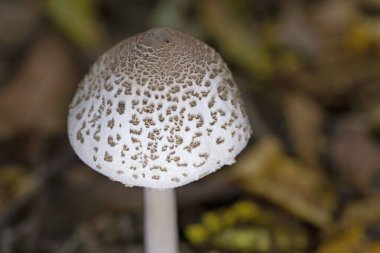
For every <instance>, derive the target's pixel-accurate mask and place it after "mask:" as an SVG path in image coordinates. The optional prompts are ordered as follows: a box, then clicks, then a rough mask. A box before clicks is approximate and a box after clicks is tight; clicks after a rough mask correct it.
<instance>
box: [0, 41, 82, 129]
mask: <svg viewBox="0 0 380 253" xmlns="http://www.w3.org/2000/svg"><path fill="white" fill-rule="evenodd" d="M74 73H75V66H74V63H73V61H72V59H71V58H70V53H69V48H68V47H67V45H66V44H65V43H63V41H61V40H60V39H59V38H58V37H56V36H55V35H52V34H45V35H43V36H41V38H40V39H39V40H38V41H37V42H36V44H35V45H34V46H33V47H32V48H31V49H30V52H29V53H28V54H27V56H26V59H25V61H24V62H23V64H22V66H21V67H20V69H19V70H18V71H17V72H16V74H15V77H14V78H13V79H12V80H11V81H10V82H9V83H8V84H7V85H5V86H4V87H3V88H2V89H1V91H0V118H1V119H0V130H1V131H0V136H1V135H3V136H4V135H9V134H11V133H13V132H15V131H21V130H27V129H36V130H38V131H40V132H42V133H44V134H54V133H57V132H62V131H64V130H65V126H66V123H65V121H66V114H67V113H66V111H67V105H68V103H69V101H70V97H71V93H72V91H73V89H74V87H75V86H76V81H75V80H74Z"/></svg>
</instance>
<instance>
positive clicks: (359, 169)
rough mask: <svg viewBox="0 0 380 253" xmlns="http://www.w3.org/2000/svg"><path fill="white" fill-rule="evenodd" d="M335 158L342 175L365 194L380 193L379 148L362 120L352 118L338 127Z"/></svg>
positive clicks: (333, 152)
mask: <svg viewBox="0 0 380 253" xmlns="http://www.w3.org/2000/svg"><path fill="white" fill-rule="evenodd" d="M332 157H333V161H334V163H335V164H336V167H337V168H338V169H339V171H340V173H341V175H342V176H343V177H344V178H345V179H346V180H347V181H348V182H351V183H352V184H353V185H355V186H356V187H357V188H358V189H359V190H360V191H361V192H362V193H365V194H369V195H373V194H379V193H380V168H379V164H380V145H379V144H378V143H377V142H376V140H374V139H373V138H372V137H371V136H370V134H369V128H368V126H367V125H366V122H365V120H364V119H363V118H362V117H360V116H356V115H353V116H350V117H345V118H343V119H342V120H341V121H340V122H339V123H338V125H337V127H336V134H335V136H334V139H333V140H332Z"/></svg>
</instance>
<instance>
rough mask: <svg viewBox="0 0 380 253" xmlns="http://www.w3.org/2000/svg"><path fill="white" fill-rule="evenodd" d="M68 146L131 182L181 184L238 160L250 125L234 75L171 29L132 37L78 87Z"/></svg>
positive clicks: (105, 56)
mask: <svg viewBox="0 0 380 253" xmlns="http://www.w3.org/2000/svg"><path fill="white" fill-rule="evenodd" d="M68 134H69V139H70V143H71V145H72V146H73V148H74V150H75V152H76V153H77V154H78V156H79V157H80V158H81V159H82V160H83V161H84V162H85V163H86V164H87V165H88V166H90V167H91V168H93V169H95V170H96V171H98V172H100V173H102V174H104V175H106V176H108V177H109V178H111V179H112V180H115V181H119V182H122V183H123V184H125V185H128V186H143V187H149V188H156V189H166V188H174V187H177V186H181V185H184V184H187V183H190V182H192V181H194V180H198V179H199V178H201V177H203V176H205V175H207V174H209V173H212V172H214V171H215V170H217V169H219V168H221V167H222V166H223V165H227V164H232V163H234V161H235V157H236V156H237V155H238V154H239V153H240V151H241V150H242V149H243V148H244V147H245V146H246V144H247V142H248V139H249V137H250V134H251V127H250V124H249V121H248V118H247V116H246V114H245V112H244V108H243V105H242V101H241V99H240V96H239V91H238V88H237V86H236V85H235V82H234V80H233V78H232V75H231V72H230V71H229V69H228V67H227V65H226V64H225V63H224V61H223V60H222V58H221V57H220V55H219V54H218V53H217V52H216V51H215V50H214V49H213V48H211V47H209V46H208V45H206V44H205V43H203V42H201V41H199V40H197V39H194V38H192V37H190V36H188V35H185V34H183V33H180V32H177V31H175V30H173V29H170V28H157V29H152V30H149V31H146V32H144V33H141V34H138V35H136V36H133V37H130V38H128V39H126V40H124V41H122V42H121V43H119V44H117V45H116V46H115V47H113V48H111V49H110V50H108V51H107V52H106V53H105V54H103V55H102V56H100V57H99V59H98V60H97V61H96V62H95V64H94V65H93V66H92V67H91V70H90V71H89V73H88V74H87V75H86V76H85V77H84V79H83V80H82V81H81V83H80V84H79V87H78V89H77V92H76V94H75V96H74V98H73V101H72V103H71V105H70V111H69V117H68Z"/></svg>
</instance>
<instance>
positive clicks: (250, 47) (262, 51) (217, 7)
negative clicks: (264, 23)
mask: <svg viewBox="0 0 380 253" xmlns="http://www.w3.org/2000/svg"><path fill="white" fill-rule="evenodd" d="M199 4H200V6H199V8H200V18H201V22H203V24H204V26H205V27H206V29H207V30H208V32H209V33H210V34H212V35H213V36H214V37H215V39H216V41H217V43H219V44H220V47H221V49H222V51H223V52H225V53H226V55H227V56H229V57H231V58H232V59H233V60H234V61H235V62H236V63H237V64H239V65H240V66H241V67H242V68H243V69H245V70H247V71H248V73H255V74H256V75H257V76H258V77H259V78H263V79H266V78H269V77H271V75H272V74H273V71H274V66H273V62H272V61H273V60H272V58H271V55H270V54H269V52H268V51H267V50H266V48H265V46H264V45H263V44H262V41H261V40H260V37H259V35H258V33H253V32H252V30H251V28H250V27H249V25H247V24H245V23H244V22H243V20H244V18H243V17H242V16H238V14H236V13H234V12H233V8H231V6H230V5H234V4H236V2H234V1H230V0H223V1H216V0H205V1H200V2H199ZM240 15H241V14H240Z"/></svg>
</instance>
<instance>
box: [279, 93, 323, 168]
mask: <svg viewBox="0 0 380 253" xmlns="http://www.w3.org/2000/svg"><path fill="white" fill-rule="evenodd" d="M283 99H284V100H283V103H284V107H283V108H284V113H285V118H286V121H287V126H288V130H289V135H290V137H291V139H292V142H293V145H294V147H295V149H296V151H297V154H298V155H299V157H300V158H301V159H302V161H303V162H305V164H307V165H308V166H311V167H314V168H318V167H320V162H319V157H320V153H321V150H322V148H323V141H324V138H323V135H322V123H323V112H322V110H321V108H320V107H319V105H318V104H317V103H316V102H315V101H313V100H312V99H310V98H309V97H307V96H303V95H299V94H288V95H285V96H284V98H283Z"/></svg>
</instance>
